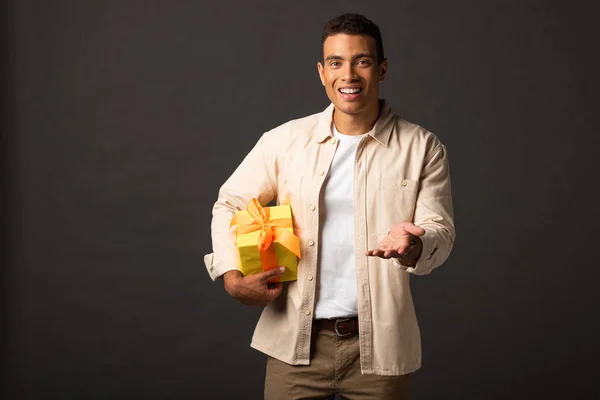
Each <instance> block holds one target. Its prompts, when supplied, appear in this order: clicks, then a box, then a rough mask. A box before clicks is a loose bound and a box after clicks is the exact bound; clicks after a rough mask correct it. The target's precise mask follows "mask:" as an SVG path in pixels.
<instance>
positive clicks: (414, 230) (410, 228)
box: [404, 222, 425, 236]
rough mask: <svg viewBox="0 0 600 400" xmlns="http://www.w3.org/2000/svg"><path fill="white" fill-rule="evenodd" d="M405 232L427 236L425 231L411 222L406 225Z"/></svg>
mask: <svg viewBox="0 0 600 400" xmlns="http://www.w3.org/2000/svg"><path fill="white" fill-rule="evenodd" d="M404 230H405V231H406V232H408V233H410V234H411V235H415V236H423V235H424V234H425V229H423V228H421V227H420V226H417V225H415V224H412V223H410V222H406V223H405V224H404Z"/></svg>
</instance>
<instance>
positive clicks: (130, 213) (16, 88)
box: [2, 0, 600, 400]
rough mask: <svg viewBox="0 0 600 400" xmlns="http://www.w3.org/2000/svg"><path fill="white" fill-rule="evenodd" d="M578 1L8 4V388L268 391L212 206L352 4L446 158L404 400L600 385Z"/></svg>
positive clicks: (313, 76)
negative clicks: (215, 274)
mask: <svg viewBox="0 0 600 400" xmlns="http://www.w3.org/2000/svg"><path fill="white" fill-rule="evenodd" d="M590 3H591V2H590ZM250 4H251V5H250ZM584 4H586V3H578V2H559V1H555V2H549V1H476V0H471V1H466V0H461V1H443V0H439V1H389V2H375V1H371V2H365V1H351V2H341V1H328V2H321V1H311V2H309V1H304V2H300V1H297V2H280V1H254V2H245V1H242V0H230V1H227V2H202V1H170V2H167V1H149V0H144V1H142V0H139V1H78V0H71V1H66V0H61V1H58V0H54V1H51V2H50V1H48V2H46V1H32V0H19V1H16V0H14V1H12V2H9V3H8V4H7V5H5V7H6V11H7V13H6V14H5V22H6V24H4V29H5V33H7V35H6V36H5V38H6V39H7V40H5V41H4V47H3V53H4V62H3V84H4V86H5V90H4V91H3V99H4V105H5V108H4V109H3V115H4V116H5V117H7V118H5V119H4V127H5V129H4V130H3V131H4V135H3V154H4V156H5V157H4V159H3V165H4V167H5V168H3V175H4V178H5V179H4V181H3V187H4V188H5V193H6V195H5V198H4V200H3V201H4V202H3V206H4V207H3V211H4V215H3V217H4V221H5V223H4V224H3V226H4V236H3V237H4V239H5V243H6V246H5V248H6V250H7V251H8V253H6V255H5V258H4V259H5V260H6V263H5V265H4V268H3V278H4V282H5V285H4V288H5V290H4V291H3V296H4V299H5V302H4V303H3V304H5V306H6V307H4V308H5V312H4V313H3V320H4V322H5V325H6V327H7V329H5V330H4V331H3V335H4V337H3V338H4V339H3V342H4V343H5V345H6V346H5V350H6V352H5V357H2V360H3V363H4V364H5V366H6V367H8V368H9V374H7V375H5V377H6V378H7V379H6V383H7V384H8V385H6V389H7V393H6V396H5V398H10V399H21V398H27V399H48V398H61V399H117V398H123V399H125V398H127V399H129V398H145V399H165V398H170V399H187V398H223V399H229V398H245V399H246V398H247V399H259V398H261V394H262V385H263V377H264V357H263V355H262V354H260V353H258V352H257V351H255V350H253V349H251V348H250V347H249V341H250V338H251V335H252V331H253V328H254V324H255V322H256V320H257V318H258V315H259V310H258V309H256V308H249V307H245V306H242V305H240V304H237V303H236V302H235V301H233V300H232V299H230V298H229V297H228V295H227V294H226V293H225V292H224V290H223V289H222V284H221V283H220V282H216V283H213V282H212V281H211V280H210V278H209V276H208V274H207V273H206V271H205V268H204V265H203V262H202V256H203V255H204V254H205V253H208V252H210V251H211V244H210V230H209V224H210V218H211V206H212V203H213V202H214V201H215V199H216V195H217V190H218V188H219V186H220V184H221V183H222V182H223V181H224V180H225V179H226V178H227V177H228V176H229V174H230V173H231V172H232V171H233V169H234V168H235V166H237V164H238V163H239V162H240V161H241V159H242V157H243V156H244V155H245V154H246V153H247V151H248V150H250V148H251V147H252V145H253V144H254V143H255V141H256V140H257V139H258V137H259V136H260V134H261V133H262V132H264V131H266V130H269V129H271V128H273V127H275V126H277V125H279V124H281V123H283V122H285V121H287V120H289V119H291V118H297V117H301V116H304V115H308V114H312V113H315V112H318V111H320V110H322V109H323V108H325V107H326V106H327V104H328V101H327V98H326V96H325V93H324V90H323V89H322V87H321V85H320V82H319V80H318V78H317V72H316V61H317V59H318V57H319V51H320V42H319V41H320V32H321V29H322V26H323V24H324V23H325V22H326V21H327V20H328V19H330V18H332V17H334V16H336V15H338V14H341V13H343V12H348V11H352V12H361V13H364V14H365V15H366V16H367V17H369V18H371V19H373V20H374V21H375V22H376V23H378V24H379V26H380V27H381V30H382V33H383V35H384V45H385V50H386V53H387V57H388V59H389V74H388V78H389V79H387V80H386V82H385V84H384V85H383V97H385V98H387V99H388V100H389V101H390V102H391V103H392V105H393V107H394V109H395V111H396V112H397V113H398V114H400V115H402V116H403V117H404V118H406V119H408V120H410V121H412V122H416V123H419V124H421V125H422V126H424V127H425V128H427V129H429V130H431V131H433V132H434V133H436V134H437V135H438V137H439V138H440V139H441V140H442V141H443V142H444V143H445V144H446V145H447V146H448V149H449V154H450V160H451V171H452V179H453V193H454V201H455V211H456V226H457V231H458V237H457V242H456V246H455V248H454V252H453V253H452V255H451V256H450V258H449V260H448V261H447V262H446V263H445V265H443V266H442V267H441V268H440V269H438V270H436V271H434V273H433V274H431V275H430V276H425V277H416V278H414V279H413V280H412V288H413V295H414V298H415V303H416V308H417V313H418V314H417V315H418V318H419V322H420V326H421V331H422V337H423V348H424V351H423V367H422V369H421V370H420V371H418V372H417V373H415V374H414V386H415V399H419V400H420V399H440V398H451V399H500V398H511V399H529V398H532V397H534V396H535V397H538V396H537V395H543V396H546V397H545V398H554V397H556V398H558V397H560V398H573V399H592V398H598V397H597V396H600V385H599V381H600V374H599V372H600V369H599V367H598V357H599V356H600V345H599V344H598V335H599V333H600V332H599V331H598V329H597V327H596V324H595V322H596V321H597V319H598V307H597V305H598V303H599V302H598V300H599V299H598V295H597V292H598V289H597V287H598V278H599V277H600V275H599V273H598V262H597V249H598V245H597V239H598V235H597V226H598V205H597V201H596V197H595V196H594V195H593V193H594V191H595V186H596V185H597V181H598V178H597V172H598V167H597V163H596V160H597V159H598V146H597V144H598V140H597V131H598V130H597V126H596V124H595V123H593V122H595V121H594V120H595V118H594V117H596V114H597V105H598V101H597V98H596V96H597V93H598V91H597V89H596V88H595V85H596V84H597V83H598V82H597V76H598V70H599V65H598V61H597V60H596V58H595V54H596V53H597V47H598V46H597V29H596V25H597V20H596V19H595V18H594V15H595V14H594V12H593V11H594V10H592V9H591V7H589V6H586V7H584ZM209 393H213V394H209ZM565 395H566V396H565Z"/></svg>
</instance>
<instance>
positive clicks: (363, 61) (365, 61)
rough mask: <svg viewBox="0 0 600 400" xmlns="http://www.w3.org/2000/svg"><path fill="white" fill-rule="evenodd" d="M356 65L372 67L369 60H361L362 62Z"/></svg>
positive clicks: (359, 61)
mask: <svg viewBox="0 0 600 400" xmlns="http://www.w3.org/2000/svg"><path fill="white" fill-rule="evenodd" d="M356 64H357V65H363V66H367V65H371V62H370V61H369V60H367V59H361V60H358V61H357V62H356Z"/></svg>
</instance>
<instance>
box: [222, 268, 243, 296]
mask: <svg viewBox="0 0 600 400" xmlns="http://www.w3.org/2000/svg"><path fill="white" fill-rule="evenodd" d="M242 277H243V275H242V272H241V271H239V270H237V269H233V270H230V271H227V272H225V273H224V274H223V276H222V277H221V278H222V279H223V285H224V286H225V290H227V292H231V289H232V288H233V287H234V286H235V283H236V282H237V281H238V280H240V279H241V278H242Z"/></svg>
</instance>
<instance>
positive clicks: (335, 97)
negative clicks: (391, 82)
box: [317, 34, 387, 116]
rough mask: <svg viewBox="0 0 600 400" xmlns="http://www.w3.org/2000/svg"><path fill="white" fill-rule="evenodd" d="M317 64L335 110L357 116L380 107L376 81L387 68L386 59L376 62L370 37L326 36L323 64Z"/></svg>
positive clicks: (373, 41)
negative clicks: (379, 62) (379, 63)
mask: <svg viewBox="0 0 600 400" xmlns="http://www.w3.org/2000/svg"><path fill="white" fill-rule="evenodd" d="M317 67H318V70H319V77H320V78H321V83H323V86H325V91H326V92H327V97H329V100H331V102H332V103H333V104H334V105H335V108H336V110H337V111H341V112H343V113H345V114H349V115H354V116H358V115H360V114H361V113H367V112H369V111H370V110H371V111H372V110H373V108H374V107H377V108H378V107H379V83H380V82H381V81H382V80H383V77H384V76H385V73H386V71H387V61H386V60H384V61H383V62H382V63H381V65H378V64H377V53H376V47H375V39H373V38H372V37H371V36H366V35H346V34H338V35H333V36H329V37H328V38H327V39H325V43H323V63H322V64H321V63H320V62H319V63H318V64H317Z"/></svg>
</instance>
